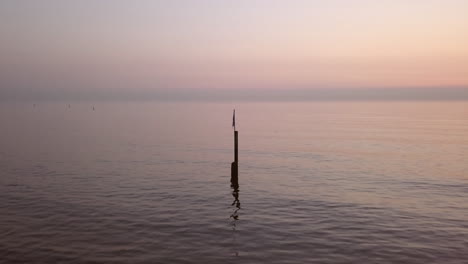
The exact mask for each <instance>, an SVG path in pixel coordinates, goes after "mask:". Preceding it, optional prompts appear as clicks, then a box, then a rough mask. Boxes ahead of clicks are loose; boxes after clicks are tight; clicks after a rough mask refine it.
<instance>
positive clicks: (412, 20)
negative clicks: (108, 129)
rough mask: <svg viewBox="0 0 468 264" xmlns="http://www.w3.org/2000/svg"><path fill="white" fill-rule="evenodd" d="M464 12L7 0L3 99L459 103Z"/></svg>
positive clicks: (2, 11) (395, 4) (416, 7)
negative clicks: (361, 100)
mask: <svg viewBox="0 0 468 264" xmlns="http://www.w3.org/2000/svg"><path fill="white" fill-rule="evenodd" d="M467 11H468V2H467V1H461V0H448V1H442V0H427V1H403V0H396V1H388V0H384V1H369V0H352V1H339V0H332V1H326V2H323V1H301V0H296V1H261V0H256V1H246V0H241V1H235V2H234V1H232V2H229V1H222V2H221V1H209V0H199V1H190V0H185V1H183V0H176V1H144V0H142V1H58V0H45V1H30V0H25V1H12V0H6V1H2V2H1V3H0V22H1V23H0V35H1V36H2V37H1V45H0V57H1V58H2V59H1V60H0V101H9V100H59V99H66V100H125V99H132V100H133V99H155V100H166V99H167V100H174V99H177V100H228V99H239V100H268V99H270V100H276V99H278V98H282V99H285V100H304V99H310V100H334V99H337V100H358V99H378V100H387V99H388V100H405V99H424V100H426V99H427V100H436V99H441V100H453V99H459V100H460V99H464V100H466V99H468V16H466V13H467ZM275 98H276V99H275Z"/></svg>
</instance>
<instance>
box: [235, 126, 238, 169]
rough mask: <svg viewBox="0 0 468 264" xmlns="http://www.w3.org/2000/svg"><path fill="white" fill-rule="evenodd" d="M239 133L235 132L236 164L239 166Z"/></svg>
mask: <svg viewBox="0 0 468 264" xmlns="http://www.w3.org/2000/svg"><path fill="white" fill-rule="evenodd" d="M238 147H239V145H238V132H237V131H234V162H235V163H236V164H237V162H238V161H239V149H238Z"/></svg>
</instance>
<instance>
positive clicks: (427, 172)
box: [0, 101, 468, 264]
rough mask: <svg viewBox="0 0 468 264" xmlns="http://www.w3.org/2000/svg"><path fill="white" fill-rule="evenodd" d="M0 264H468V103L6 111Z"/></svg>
mask: <svg viewBox="0 0 468 264" xmlns="http://www.w3.org/2000/svg"><path fill="white" fill-rule="evenodd" d="M233 109H235V110H236V129H237V130H238V134H239V143H238V144H239V161H238V166H239V169H238V170H239V172H238V173H239V175H238V179H239V186H238V188H236V187H232V186H231V182H230V179H231V163H232V162H233V161H234V138H233V137H234V136H233V134H234V132H233V131H234V129H233V127H232V114H233ZM0 263H424V264H429V263H444V264H451V263H453V264H455V263H457V264H458V263H468V102H466V101H337V102H334V101H330V102H314V101H310V102H307V101H305V102H156V101H142V102H57V101H55V102H28V103H25V102H23V103H5V102H4V103H0Z"/></svg>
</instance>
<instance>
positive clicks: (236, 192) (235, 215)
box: [229, 178, 241, 257]
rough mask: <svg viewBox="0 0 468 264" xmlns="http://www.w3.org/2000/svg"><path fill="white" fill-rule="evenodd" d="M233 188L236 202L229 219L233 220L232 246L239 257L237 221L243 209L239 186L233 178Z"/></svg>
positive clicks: (233, 203) (233, 204)
mask: <svg viewBox="0 0 468 264" xmlns="http://www.w3.org/2000/svg"><path fill="white" fill-rule="evenodd" d="M231 188H232V197H234V201H233V202H232V204H231V206H234V208H235V209H234V211H233V212H232V214H231V216H230V217H229V219H231V223H230V224H231V227H232V241H233V243H232V245H233V249H234V255H235V256H236V257H237V256H239V251H238V249H237V241H236V233H237V232H236V227H237V226H236V224H237V221H238V220H239V210H240V209H241V207H240V205H241V204H240V201H239V184H238V182H237V180H236V181H233V180H232V178H231Z"/></svg>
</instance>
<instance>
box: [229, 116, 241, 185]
mask: <svg viewBox="0 0 468 264" xmlns="http://www.w3.org/2000/svg"><path fill="white" fill-rule="evenodd" d="M232 126H233V127H234V162H233V163H231V186H232V187H234V189H237V188H239V177H238V176H239V174H238V168H239V166H238V164H239V137H238V135H239V133H238V132H237V130H236V110H234V112H233V116H232Z"/></svg>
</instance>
